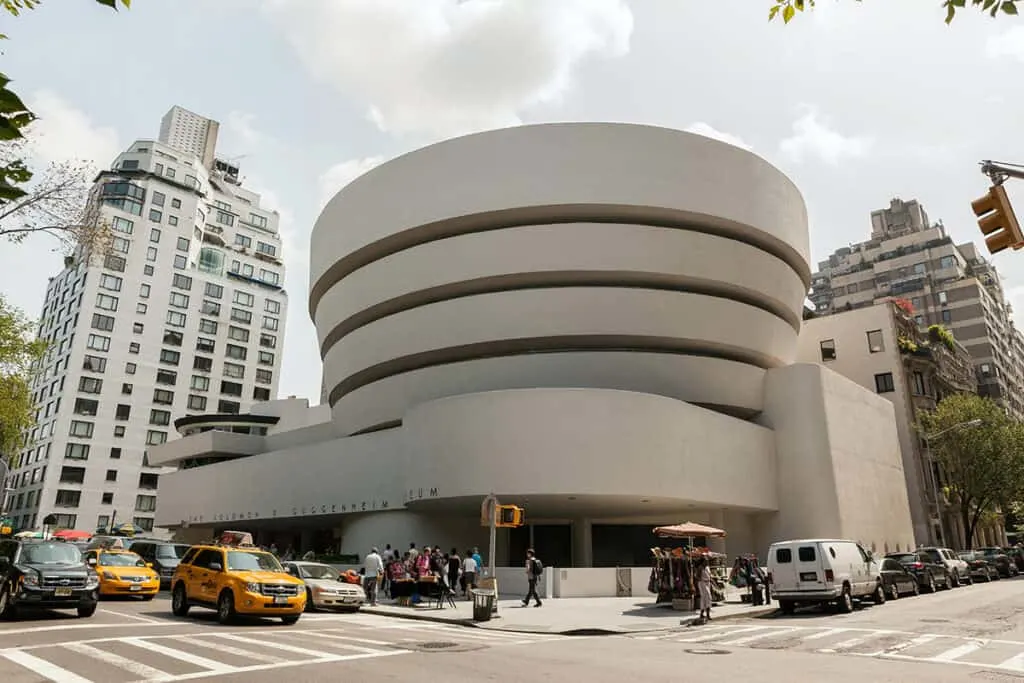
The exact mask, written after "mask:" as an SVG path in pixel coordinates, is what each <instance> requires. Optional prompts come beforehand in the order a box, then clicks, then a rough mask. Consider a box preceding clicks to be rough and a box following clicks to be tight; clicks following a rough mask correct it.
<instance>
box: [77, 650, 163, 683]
mask: <svg viewBox="0 0 1024 683" xmlns="http://www.w3.org/2000/svg"><path fill="white" fill-rule="evenodd" d="M61 647H63V648H65V649H68V650H71V651H72V652H74V653H76V654H80V655H84V656H86V657H91V658H92V659H95V660H97V661H100V662H103V663H104V664H110V665H111V666H116V667H117V668H119V669H123V670H125V671H127V672H128V673H130V674H132V675H133V676H139V677H140V678H142V679H143V680H147V681H152V680H156V679H158V678H165V677H167V676H170V675H171V674H169V673H167V672H166V671H161V670H160V669H157V668H155V667H152V666H149V665H147V664H143V663H142V662H136V661H135V660H133V659H128V658H127V657H122V656H121V655H118V654H114V653H113V652H107V651H106V650H101V649H99V648H98V647H93V646H92V645H85V644H83V643H63V644H62V645H61Z"/></svg>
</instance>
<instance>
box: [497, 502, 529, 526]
mask: <svg viewBox="0 0 1024 683" xmlns="http://www.w3.org/2000/svg"><path fill="white" fill-rule="evenodd" d="M525 523H526V515H525V514H524V513H523V508H521V507H518V506H516V505H499V506H498V519H497V523H496V524H495V526H499V527H517V526H523V524H525Z"/></svg>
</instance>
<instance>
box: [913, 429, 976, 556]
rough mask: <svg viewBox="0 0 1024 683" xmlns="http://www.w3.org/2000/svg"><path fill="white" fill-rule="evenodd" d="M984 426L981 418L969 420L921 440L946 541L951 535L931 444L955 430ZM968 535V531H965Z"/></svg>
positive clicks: (941, 530)
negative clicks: (947, 527)
mask: <svg viewBox="0 0 1024 683" xmlns="http://www.w3.org/2000/svg"><path fill="white" fill-rule="evenodd" d="M981 424H982V420H981V418H975V419H973V420H967V421H966V422H960V423H957V424H955V425H952V426H950V427H946V428H945V429H941V430H939V431H937V432H935V433H934V434H922V435H921V439H922V440H924V452H925V456H926V458H927V460H928V470H929V471H928V478H929V479H930V480H931V482H932V499H933V500H934V501H935V514H936V516H937V517H938V518H939V531H940V532H941V533H942V537H943V540H944V541H947V542H948V538H949V535H948V534H947V533H946V531H947V530H946V524H945V519H944V518H943V515H942V507H941V505H940V504H939V483H938V477H937V476H936V472H935V469H936V467H935V459H934V458H932V447H931V442H932V441H933V440H934V439H937V438H938V437H940V436H942V435H943V434H947V433H949V432H951V431H953V430H955V429H972V428H974V427H980V426H981ZM965 533H966V530H965Z"/></svg>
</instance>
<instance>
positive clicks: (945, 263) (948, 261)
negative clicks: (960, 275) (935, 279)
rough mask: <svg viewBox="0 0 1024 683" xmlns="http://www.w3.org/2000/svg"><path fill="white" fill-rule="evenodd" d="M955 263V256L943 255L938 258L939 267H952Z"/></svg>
mask: <svg viewBox="0 0 1024 683" xmlns="http://www.w3.org/2000/svg"><path fill="white" fill-rule="evenodd" d="M955 265H956V258H955V257H953V256H943V257H942V258H940V259H939V268H952V267H953V266H955Z"/></svg>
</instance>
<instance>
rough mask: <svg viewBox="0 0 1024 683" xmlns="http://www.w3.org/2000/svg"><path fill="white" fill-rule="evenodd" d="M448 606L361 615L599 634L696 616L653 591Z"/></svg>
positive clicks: (727, 614)
mask: <svg viewBox="0 0 1024 683" xmlns="http://www.w3.org/2000/svg"><path fill="white" fill-rule="evenodd" d="M456 605H457V607H456V608H455V609H452V608H451V607H447V608H446V609H443V610H442V609H436V608H429V607H422V606H417V607H398V606H395V605H388V604H380V603H378V605H377V606H376V607H369V606H367V607H363V609H362V610H361V611H362V612H363V613H364V614H378V615H382V616H387V617H396V618H400V619H420V620H424V621H434V622H440V623H447V624H458V625H461V626H475V627H478V628H485V629H494V630H499V631H517V632H525V633H550V634H571V635H599V634H614V633H639V632H643V631H664V630H668V629H671V628H679V626H680V624H681V623H682V624H684V625H685V624H687V623H689V622H690V621H692V620H693V619H694V618H696V616H697V613H696V612H677V611H675V610H673V609H671V607H669V606H667V605H657V606H656V605H655V604H654V596H653V595H652V596H650V597H630V598H552V599H550V600H545V601H544V606H543V607H539V608H538V607H534V606H532V605H531V606H530V607H523V606H522V605H523V603H522V601H521V600H520V599H508V600H499V601H498V613H497V614H496V615H494V617H492V619H491V621H485V622H474V621H473V603H472V602H470V601H468V600H465V599H463V600H458V601H456ZM775 608H776V605H775V603H772V604H771V605H769V606H767V607H751V606H750V605H747V604H742V603H739V602H727V603H722V604H720V605H719V606H718V607H715V608H714V609H713V610H712V612H711V615H712V617H713V618H714V620H715V621H721V620H726V619H737V618H749V617H756V616H760V615H764V614H769V613H771V612H774V611H775Z"/></svg>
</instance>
